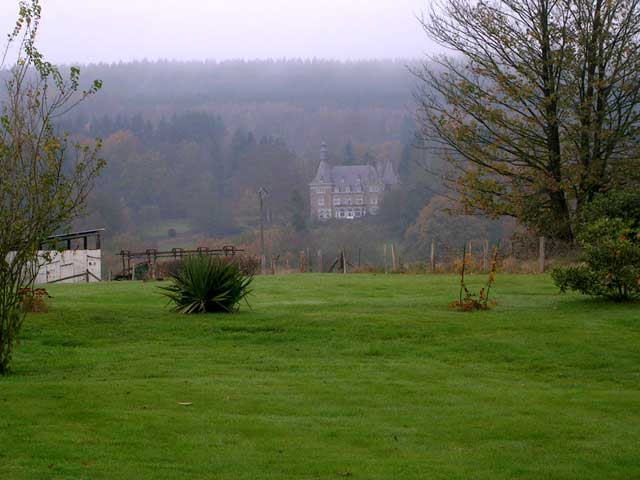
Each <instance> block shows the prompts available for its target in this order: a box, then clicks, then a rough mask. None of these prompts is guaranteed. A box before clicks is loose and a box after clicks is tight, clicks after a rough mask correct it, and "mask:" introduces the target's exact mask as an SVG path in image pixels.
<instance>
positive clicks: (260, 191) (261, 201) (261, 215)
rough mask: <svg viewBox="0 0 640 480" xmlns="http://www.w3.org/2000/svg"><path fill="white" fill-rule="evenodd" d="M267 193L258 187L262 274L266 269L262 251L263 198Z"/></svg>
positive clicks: (265, 259) (264, 255) (265, 257)
mask: <svg viewBox="0 0 640 480" xmlns="http://www.w3.org/2000/svg"><path fill="white" fill-rule="evenodd" d="M267 195H269V192H267V191H266V190H265V189H264V188H262V187H260V190H258V197H259V199H260V270H261V272H262V275H264V274H265V271H266V269H267V256H266V253H265V251H264V199H265V197H266V196H267Z"/></svg>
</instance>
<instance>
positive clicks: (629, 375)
mask: <svg viewBox="0 0 640 480" xmlns="http://www.w3.org/2000/svg"><path fill="white" fill-rule="evenodd" d="M473 281H475V282H477V283H479V282H480V281H481V279H480V278H479V277H476V278H475V279H474V280H473ZM456 285H457V279H456V278H455V277H453V276H405V275H386V276H385V275H378V276H375V275H349V276H338V275H312V274H309V275H290V276H279V277H265V278H258V279H256V281H255V294H254V295H253V296H252V298H251V305H252V308H253V309H252V310H249V309H247V308H244V309H243V311H242V312H241V313H239V314H238V315H234V316H220V315H218V316H216V315H214V316H191V317H187V316H179V315H176V314H173V313H171V312H170V311H169V310H168V308H167V306H166V303H165V301H164V299H163V298H161V297H160V296H159V295H158V294H157V292H156V290H157V289H156V286H157V284H153V283H144V284H143V283H111V284H106V283H105V284H96V285H78V286H55V287H51V288H50V292H51V293H52V295H53V296H54V297H55V299H54V300H53V309H52V311H51V312H50V313H48V314H40V315H32V316H30V317H29V318H28V319H27V322H26V324H25V329H24V334H23V339H22V343H21V344H20V346H19V349H18V350H17V352H16V355H15V358H14V364H13V365H14V373H13V374H12V375H11V376H8V377H4V378H0V479H11V480H13V479H54V478H55V479H193V478H207V479H225V480H226V479H228V480H232V479H233V480H237V479H251V480H254V479H332V478H336V479H337V478H354V479H367V480H369V479H381V480H382V479H384V480H390V479H391V480H393V479H402V480H407V479H429V480H431V479H447V480H449V479H465V480H467V479H491V480H496V479H514V478H518V479H532V480H533V479H535V480H540V479H598V480H601V479H625V480H627V479H634V478H640V305H638V304H627V305H619V304H611V303H606V302H602V301H598V300H590V299H587V298H581V297H578V296H573V295H559V294H557V292H556V290H555V288H554V287H553V285H552V282H551V280H550V279H549V278H548V277H546V276H538V277H532V276H508V275H502V276H499V277H498V284H497V287H496V300H497V301H498V302H499V305H498V306H497V308H495V309H494V310H493V311H491V312H480V313H472V314H465V313H456V312H452V311H449V310H448V309H447V304H448V303H449V302H450V301H451V300H454V299H455V298H456V297H457V286H456ZM181 402H182V403H192V405H180V403H181Z"/></svg>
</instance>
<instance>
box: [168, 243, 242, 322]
mask: <svg viewBox="0 0 640 480" xmlns="http://www.w3.org/2000/svg"><path fill="white" fill-rule="evenodd" d="M169 276H170V278H171V280H172V283H171V285H169V286H167V287H159V288H160V289H161V290H163V292H162V294H163V295H164V296H166V297H167V298H169V300H170V301H171V302H173V303H174V304H175V307H174V308H175V311H177V312H179V313H213V312H227V313H230V312H235V311H237V310H238V308H239V306H240V302H241V301H242V300H245V301H246V299H247V295H249V294H250V293H251V290H250V288H249V287H250V285H251V282H252V281H253V276H252V275H245V274H244V273H243V272H242V271H241V270H240V268H239V266H238V265H237V264H235V263H232V262H227V261H225V260H224V259H222V258H218V257H209V256H206V255H198V256H193V257H188V258H185V259H184V261H183V262H182V265H181V266H180V267H179V268H177V269H176V270H175V271H174V272H172V273H171V274H170V275H169Z"/></svg>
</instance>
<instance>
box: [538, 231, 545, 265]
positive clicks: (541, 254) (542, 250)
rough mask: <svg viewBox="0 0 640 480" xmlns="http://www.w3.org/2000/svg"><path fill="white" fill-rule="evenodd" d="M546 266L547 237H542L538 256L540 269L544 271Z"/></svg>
mask: <svg viewBox="0 0 640 480" xmlns="http://www.w3.org/2000/svg"><path fill="white" fill-rule="evenodd" d="M544 267H545V238H544V237H540V252H539V256H538V271H539V272H540V273H544Z"/></svg>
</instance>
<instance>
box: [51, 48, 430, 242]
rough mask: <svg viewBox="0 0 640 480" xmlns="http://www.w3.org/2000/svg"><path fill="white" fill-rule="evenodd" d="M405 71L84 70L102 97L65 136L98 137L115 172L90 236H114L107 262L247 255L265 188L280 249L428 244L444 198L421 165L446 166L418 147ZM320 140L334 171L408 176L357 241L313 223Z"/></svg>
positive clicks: (205, 65) (364, 66)
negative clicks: (230, 250)
mask: <svg viewBox="0 0 640 480" xmlns="http://www.w3.org/2000/svg"><path fill="white" fill-rule="evenodd" d="M409 67H410V66H409V65H408V62H403V61H363V62H351V63H349V62H346V63H344V62H332V61H284V60H283V61H255V62H247V61H234V62H224V63H215V62H192V63H182V62H137V63H128V64H114V65H106V64H105V65H87V66H84V67H82V72H83V78H84V79H85V80H92V79H94V78H98V79H101V80H102V81H103V82H104V88H103V91H101V92H100V94H99V95H97V96H95V97H93V98H91V99H90V100H88V101H86V102H84V103H83V104H81V105H80V107H79V108H78V109H77V110H75V111H74V113H73V116H67V117H66V118H65V119H64V121H63V123H62V125H61V126H62V128H63V129H65V130H67V131H70V132H72V133H73V135H75V136H78V137H80V138H93V137H99V138H102V139H103V141H104V149H103V155H104V157H105V159H106V160H107V161H108V164H107V167H106V169H105V171H104V172H103V174H102V176H101V178H100V181H99V182H98V185H97V186H96V189H95V192H94V194H93V197H92V199H91V204H90V212H91V215H90V216H89V217H88V218H85V219H84V220H83V221H82V226H89V225H90V226H105V227H106V228H107V229H108V232H109V233H108V236H109V242H108V245H109V248H110V249H111V250H112V251H118V250H119V249H120V248H142V247H146V248H149V247H156V246H161V247H164V246H195V244H196V243H198V244H203V243H207V242H212V241H214V240H213V239H223V238H224V239H227V240H228V241H229V242H234V243H237V242H242V243H244V244H251V243H252V242H254V241H255V230H256V227H257V225H258V220H259V215H258V207H257V191H258V189H259V188H261V187H262V188H265V189H266V190H267V191H268V192H269V196H268V199H267V201H266V209H265V218H266V222H267V229H268V230H269V232H270V233H269V235H268V236H267V237H268V240H269V241H270V248H271V249H272V250H274V251H275V250H279V251H283V250H286V251H295V250H296V249H298V248H300V247H301V246H309V245H310V244H314V245H318V246H322V245H335V248H338V245H339V244H343V245H344V244H350V243H353V242H354V239H355V238H357V237H359V236H363V238H366V239H368V240H370V241H374V240H375V241H376V242H378V243H380V242H382V241H383V239H384V240H386V239H397V240H399V241H404V240H406V241H408V242H410V243H414V244H419V243H420V241H421V240H420V238H419V237H420V232H421V230H420V228H419V227H416V226H415V225H414V224H415V223H416V221H417V220H418V219H419V215H420V212H421V211H422V210H423V209H424V208H425V207H426V206H427V205H428V203H429V201H430V199H431V198H432V197H433V195H434V194H435V193H437V192H438V190H439V188H440V187H439V182H438V179H437V177H436V176H433V175H429V174H428V173H427V172H426V171H425V170H424V168H423V166H422V164H424V163H425V162H430V163H431V164H432V165H433V164H434V163H436V164H437V163H438V159H437V158H435V157H434V156H433V155H432V154H429V153H428V152H423V151H421V150H418V149H416V148H414V146H413V143H414V137H413V131H414V122H413V118H414V114H413V109H414V107H413V99H412V85H413V77H412V74H411V73H410V70H409ZM322 142H327V144H328V146H329V160H330V162H331V163H333V164H354V163H369V164H375V163H376V162H378V161H381V160H390V161H392V162H393V164H394V166H395V168H396V169H397V171H398V172H399V173H400V176H401V178H402V189H401V190H400V191H398V192H395V193H393V194H391V195H389V196H387V199H386V200H385V202H384V204H383V208H382V211H381V215H380V216H379V217H378V218H376V219H369V220H368V221H367V222H364V223H365V224H363V225H359V226H358V227H357V230H358V234H357V235H356V233H355V231H354V229H351V228H350V227H345V226H338V225H333V224H329V225H325V226H318V225H311V224H309V220H308V208H309V207H308V189H307V184H308V182H309V181H310V180H311V178H312V177H313V175H314V174H315V170H316V168H317V164H318V162H319V150H320V145H321V143H322ZM438 212H439V211H438ZM423 217H424V215H423ZM430 218H431V217H429V219H430ZM429 219H425V218H423V219H422V221H423V223H424V222H426V221H428V220H429ZM412 226H413V229H411V230H409V228H410V227H412ZM274 239H275V240H274ZM277 239H280V240H277ZM378 240H379V241H378ZM220 241H221V240H220ZM274 242H275V243H277V244H278V245H277V246H273V244H274ZM361 243H362V242H361ZM378 246H379V245H378ZM365 247H366V246H365ZM372 248H373V247H372ZM376 248H377V247H376Z"/></svg>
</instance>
